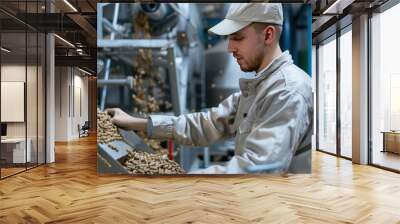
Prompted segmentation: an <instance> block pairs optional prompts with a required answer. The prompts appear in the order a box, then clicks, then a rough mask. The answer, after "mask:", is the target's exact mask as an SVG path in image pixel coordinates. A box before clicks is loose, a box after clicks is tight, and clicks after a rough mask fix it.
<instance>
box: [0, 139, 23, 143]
mask: <svg viewBox="0 0 400 224" xmlns="http://www.w3.org/2000/svg"><path fill="white" fill-rule="evenodd" d="M24 141H25V138H5V139H1V143H19V142H24ZM28 141H29V138H28Z"/></svg>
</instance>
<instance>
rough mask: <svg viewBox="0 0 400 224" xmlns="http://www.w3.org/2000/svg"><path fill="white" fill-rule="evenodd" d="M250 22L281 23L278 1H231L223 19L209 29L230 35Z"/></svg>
mask: <svg viewBox="0 0 400 224" xmlns="http://www.w3.org/2000/svg"><path fill="white" fill-rule="evenodd" d="M252 22H260V23H270V24H276V25H282V24H283V12H282V4H280V3H232V4H231V6H230V7H229V10H228V13H227V14H226V16H225V19H224V20H222V21H221V22H220V23H218V24H217V25H215V26H213V27H212V28H211V29H209V30H208V31H209V32H212V33H215V34H217V35H230V34H232V33H235V32H237V31H239V30H241V29H243V28H244V27H245V26H247V25H249V24H250V23H252Z"/></svg>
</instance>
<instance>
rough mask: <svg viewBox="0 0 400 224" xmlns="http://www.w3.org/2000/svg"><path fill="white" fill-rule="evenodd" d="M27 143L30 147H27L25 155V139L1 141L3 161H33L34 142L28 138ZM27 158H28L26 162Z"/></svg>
mask: <svg viewBox="0 0 400 224" xmlns="http://www.w3.org/2000/svg"><path fill="white" fill-rule="evenodd" d="M26 142H27V143H28V144H27V146H28V147H26V154H25V138H6V139H1V157H2V158H1V159H4V160H5V162H6V163H25V162H30V161H31V159H32V154H31V145H32V141H31V139H30V138H27V141H26ZM25 158H27V160H26V161H25Z"/></svg>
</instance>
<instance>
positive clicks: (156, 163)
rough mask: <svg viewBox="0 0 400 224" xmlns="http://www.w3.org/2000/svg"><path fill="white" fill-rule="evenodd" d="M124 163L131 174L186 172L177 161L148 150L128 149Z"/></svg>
mask: <svg viewBox="0 0 400 224" xmlns="http://www.w3.org/2000/svg"><path fill="white" fill-rule="evenodd" d="M124 165H125V167H126V168H127V169H128V172H129V173H130V174H147V175H158V174H184V173H185V171H184V170H183V169H182V168H181V167H180V166H179V164H178V163H176V162H175V161H172V160H169V159H167V158H165V157H163V156H160V155H157V154H149V153H147V152H137V151H131V150H130V151H128V157H127V159H126V160H125V162H124Z"/></svg>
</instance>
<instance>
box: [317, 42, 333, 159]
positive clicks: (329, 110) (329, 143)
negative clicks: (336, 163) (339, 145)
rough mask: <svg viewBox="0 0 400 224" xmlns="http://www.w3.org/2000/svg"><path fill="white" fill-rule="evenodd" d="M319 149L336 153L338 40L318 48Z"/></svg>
mask: <svg viewBox="0 0 400 224" xmlns="http://www.w3.org/2000/svg"><path fill="white" fill-rule="evenodd" d="M318 66H319V67H318V105H317V106H318V148H319V149H320V150H323V151H327V152H330V153H336V39H334V40H332V41H330V42H328V43H326V44H323V45H320V46H319V48H318Z"/></svg>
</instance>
